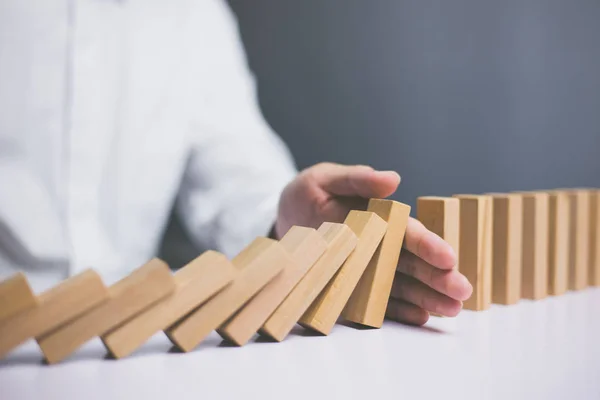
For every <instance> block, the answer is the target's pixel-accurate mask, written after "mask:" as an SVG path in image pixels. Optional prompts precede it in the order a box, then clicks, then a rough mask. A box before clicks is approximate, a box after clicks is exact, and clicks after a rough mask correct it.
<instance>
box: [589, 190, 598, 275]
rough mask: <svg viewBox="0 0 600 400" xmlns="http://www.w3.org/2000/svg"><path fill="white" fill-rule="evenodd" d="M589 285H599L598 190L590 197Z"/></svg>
mask: <svg viewBox="0 0 600 400" xmlns="http://www.w3.org/2000/svg"><path fill="white" fill-rule="evenodd" d="M589 274H590V277H589V281H590V285H592V286H600V191H598V190H594V191H592V193H591V197H590V271H589Z"/></svg>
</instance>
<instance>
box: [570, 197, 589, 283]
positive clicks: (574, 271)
mask: <svg viewBox="0 0 600 400" xmlns="http://www.w3.org/2000/svg"><path fill="white" fill-rule="evenodd" d="M568 194H569V199H570V224H569V250H570V251H569V289H571V290H581V289H584V288H586V287H587V286H588V271H589V255H590V250H589V240H590V193H589V192H588V191H587V190H572V191H568Z"/></svg>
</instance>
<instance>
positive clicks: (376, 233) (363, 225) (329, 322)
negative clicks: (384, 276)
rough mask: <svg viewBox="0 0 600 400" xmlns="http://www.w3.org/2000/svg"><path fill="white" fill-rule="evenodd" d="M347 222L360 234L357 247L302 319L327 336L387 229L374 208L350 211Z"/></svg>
mask: <svg viewBox="0 0 600 400" xmlns="http://www.w3.org/2000/svg"><path fill="white" fill-rule="evenodd" d="M344 223H345V224H346V225H348V227H350V229H352V231H353V232H354V233H355V234H356V236H357V237H358V243H357V244H356V248H355V249H354V251H353V252H352V254H350V256H349V257H348V258H347V259H346V261H345V262H344V264H343V265H342V266H341V267H340V269H339V270H338V271H337V273H336V274H335V276H334V277H333V278H332V280H331V281H330V282H329V283H328V284H327V286H326V287H325V289H323V291H322V292H321V293H320V294H319V296H318V297H317V298H316V300H315V301H314V302H313V303H312V304H311V305H310V307H309V308H308V310H306V312H305V313H304V315H302V318H300V321H299V323H300V325H302V326H303V327H305V328H309V329H312V330H314V331H317V332H320V333H322V334H324V335H328V334H329V332H331V329H332V328H333V326H334V325H335V323H336V321H337V319H338V317H339V316H340V315H341V313H342V310H343V309H344V307H345V306H346V303H347V302H348V299H349V298H350V296H351V295H352V291H353V290H354V288H355V287H356V285H357V284H358V281H359V280H360V278H361V276H362V274H363V272H364V271H365V269H366V268H367V265H368V264H369V261H370V260H371V258H372V257H373V254H375V250H377V247H378V246H379V243H380V242H381V239H382V238H383V235H384V234H385V231H386V228H387V222H385V221H384V220H383V219H381V217H379V216H378V215H377V214H375V213H373V212H370V211H356V210H353V211H350V213H349V214H348V216H347V217H346V220H345V221H344Z"/></svg>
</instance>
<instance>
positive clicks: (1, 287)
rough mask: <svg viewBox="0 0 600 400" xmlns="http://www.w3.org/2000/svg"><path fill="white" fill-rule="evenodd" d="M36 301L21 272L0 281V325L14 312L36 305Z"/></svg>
mask: <svg viewBox="0 0 600 400" xmlns="http://www.w3.org/2000/svg"><path fill="white" fill-rule="evenodd" d="M37 304H38V302H37V299H36V297H35V295H34V294H33V291H32V290H31V287H30V286H29V282H27V278H26V277H25V275H24V274H23V273H21V272H19V273H17V274H15V275H13V276H11V277H10V278H8V279H7V280H5V281H3V282H2V283H0V325H2V324H3V323H4V321H6V320H8V319H9V318H10V317H12V316H13V315H15V314H18V313H20V312H23V311H25V310H27V309H30V308H33V307H35V306H37Z"/></svg>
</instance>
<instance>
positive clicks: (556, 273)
mask: <svg viewBox="0 0 600 400" xmlns="http://www.w3.org/2000/svg"><path fill="white" fill-rule="evenodd" d="M548 195H549V203H548V206H549V210H548V294H551V295H561V294H563V293H565V292H566V291H567V288H568V284H569V279H568V276H569V274H568V271H569V253H570V251H569V227H570V219H571V214H570V206H569V196H568V195H567V193H565V192H557V191H552V192H549V193H548Z"/></svg>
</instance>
